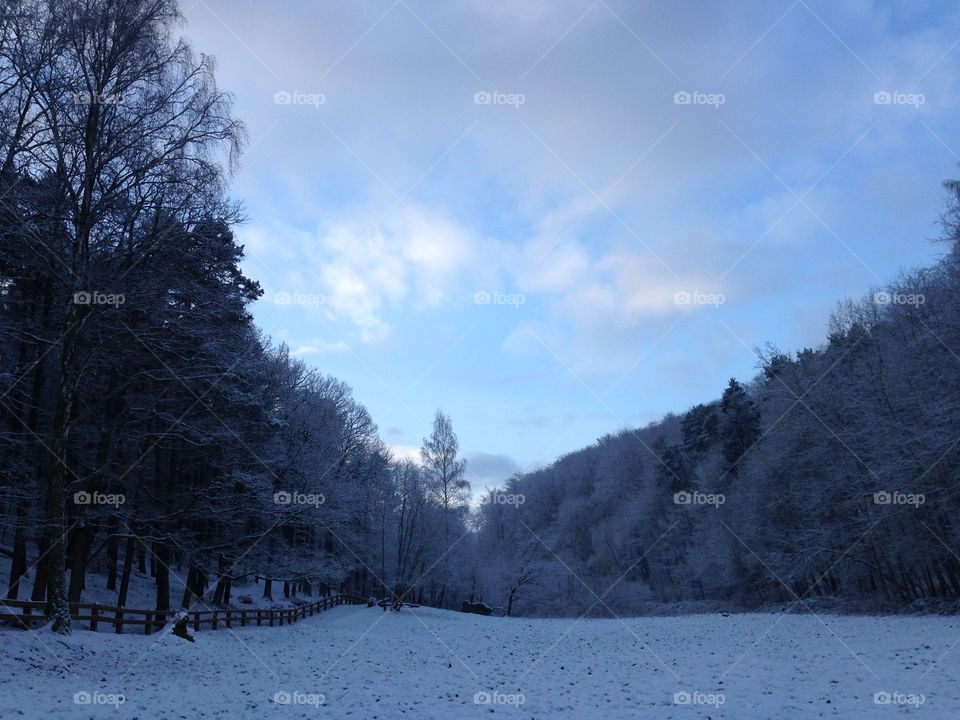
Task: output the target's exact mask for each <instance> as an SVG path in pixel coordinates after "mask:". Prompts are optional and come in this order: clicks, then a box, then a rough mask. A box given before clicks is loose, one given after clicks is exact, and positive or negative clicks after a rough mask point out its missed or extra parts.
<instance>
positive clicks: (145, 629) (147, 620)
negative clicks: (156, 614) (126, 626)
mask: <svg viewBox="0 0 960 720" xmlns="http://www.w3.org/2000/svg"><path fill="white" fill-rule="evenodd" d="M152 622H153V613H152V612H150V611H149V610H147V615H146V618H145V619H144V623H143V633H144V635H149V634H150V625H151V623H152Z"/></svg>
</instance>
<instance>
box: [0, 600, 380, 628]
mask: <svg viewBox="0 0 960 720" xmlns="http://www.w3.org/2000/svg"><path fill="white" fill-rule="evenodd" d="M362 604H365V601H364V600H362V599H360V598H359V597H356V596H355V595H345V594H340V595H331V596H329V597H325V598H323V599H321V600H317V601H316V602H312V603H304V604H303V605H298V606H297V607H292V608H282V609H273V610H264V609H253V608H251V609H234V608H229V609H228V608H224V609H220V610H137V609H135V608H120V607H113V606H112V605H101V604H99V603H70V617H71V618H73V619H74V620H76V621H78V622H81V623H88V627H89V628H90V630H94V631H96V630H98V629H100V628H101V627H104V628H106V627H112V628H113V630H114V632H116V633H117V634H120V633H122V632H123V628H124V627H125V626H129V627H136V628H143V632H144V634H146V635H149V634H151V633H153V632H156V631H157V630H161V629H163V627H164V626H165V625H166V624H167V623H168V622H170V621H171V620H172V619H173V618H174V617H175V616H176V615H179V614H180V613H181V612H185V613H186V614H187V615H188V617H189V623H190V625H191V626H192V627H193V629H194V630H196V631H199V630H200V628H201V627H203V626H207V627H209V628H210V629H211V630H217V629H218V628H220V627H227V628H231V627H234V626H239V627H245V626H247V625H257V626H260V625H268V626H270V627H273V626H274V625H290V624H292V623H295V622H297V621H298V620H303V619H304V618H306V617H312V616H313V615H316V614H317V613H321V612H323V611H324V610H329V609H330V608H332V607H336V606H337V605H362ZM17 609H19V610H20V612H13V611H14V610H17ZM130 616H132V617H130ZM0 621H6V622H12V623H13V624H15V625H17V626H19V627H22V628H24V629H30V628H31V627H33V625H42V624H43V623H45V622H46V621H47V617H46V603H45V602H43V601H40V600H0Z"/></svg>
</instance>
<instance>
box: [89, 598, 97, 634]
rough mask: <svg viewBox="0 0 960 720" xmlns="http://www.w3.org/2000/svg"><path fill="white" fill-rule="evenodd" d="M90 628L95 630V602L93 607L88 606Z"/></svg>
mask: <svg viewBox="0 0 960 720" xmlns="http://www.w3.org/2000/svg"><path fill="white" fill-rule="evenodd" d="M90 629H91V630H93V631H96V629H97V604H96V603H94V604H93V607H91V608H90Z"/></svg>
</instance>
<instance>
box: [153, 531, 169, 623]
mask: <svg viewBox="0 0 960 720" xmlns="http://www.w3.org/2000/svg"><path fill="white" fill-rule="evenodd" d="M153 555H154V557H155V558H156V561H157V563H156V567H157V610H169V609H170V568H169V567H168V563H169V560H170V548H169V547H167V544H166V543H162V542H156V541H155V542H154V543H153Z"/></svg>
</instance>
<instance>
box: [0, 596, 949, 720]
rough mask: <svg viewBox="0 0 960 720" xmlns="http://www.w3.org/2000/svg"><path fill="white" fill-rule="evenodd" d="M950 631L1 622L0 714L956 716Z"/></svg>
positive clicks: (752, 624)
mask: <svg viewBox="0 0 960 720" xmlns="http://www.w3.org/2000/svg"><path fill="white" fill-rule="evenodd" d="M958 640H960V621H957V620H956V619H953V618H941V617H907V618H896V617H877V618H874V617H839V616H823V617H822V618H819V619H818V618H816V617H814V616H812V615H810V614H793V615H774V614H752V615H732V616H729V617H724V616H721V615H697V616H689V617H670V618H635V619H628V620H624V621H622V622H621V621H618V620H584V621H581V622H576V621H574V620H520V619H509V618H488V617H479V616H475V615H464V614H460V613H454V612H445V611H438V610H431V609H427V608H422V609H418V610H409V609H405V610H404V611H403V612H402V613H400V614H399V615H398V614H395V613H392V612H391V613H383V612H382V611H381V610H379V609H368V608H366V607H341V608H336V609H334V610H331V611H329V612H327V613H324V614H322V615H320V616H318V617H315V618H312V619H308V620H305V621H302V622H300V623H298V624H296V625H292V626H286V627H282V628H280V627H277V628H260V629H255V628H244V629H237V630H235V631H232V632H231V631H227V630H217V631H206V632H202V633H199V634H197V637H196V642H195V643H193V644H190V643H187V642H186V641H183V640H180V639H177V638H175V637H172V636H169V635H162V636H161V635H157V636H151V637H145V636H142V635H122V636H116V635H111V634H109V633H90V632H87V631H77V632H75V633H74V635H73V636H72V637H70V638H68V639H67V640H65V641H64V640H63V639H61V638H58V637H56V636H54V635H52V634H50V633H49V632H47V631H39V632H37V633H27V632H23V631H13V630H3V631H0V647H2V652H3V656H4V663H3V668H4V669H3V672H2V677H0V717H3V718H4V719H5V720H6V718H47V717H53V718H142V719H152V718H163V719H164V720H168V719H173V718H185V719H187V718H189V719H194V718H222V719H224V720H227V719H230V720H234V719H238V718H250V719H251V720H252V719H254V718H256V719H260V718H273V717H276V718H320V717H327V718H363V719H366V718H404V717H407V718H418V719H419V718H427V719H429V718H481V717H486V718H489V717H508V718H510V717H516V718H588V719H589V718H603V719H604V720H614V719H616V718H707V717H709V718H750V719H759V718H777V719H778V720H782V719H786V718H820V717H836V718H841V717H842V718H884V717H895V716H896V717H905V716H915V717H925V718H955V717H960V686H958V684H957V682H956V677H957V674H958V670H960V648H958V649H955V650H952V646H953V644H954V643H955V642H957V641H958ZM854 654H855V655H856V657H855V656H854ZM938 659H939V661H938ZM54 678H55V680H54ZM878 692H880V693H883V692H886V693H890V694H891V695H890V699H891V702H890V703H889V704H879V705H878V704H876V703H875V700H874V696H875V694H876V693H878ZM75 693H87V694H88V696H89V697H90V698H93V699H94V700H95V702H94V703H93V704H76V703H75V702H74V696H75ZM96 693H100V694H96ZM478 693H479V695H478ZM684 693H686V694H684ZM896 693H900V694H899V695H897V694H896ZM121 694H122V695H123V699H124V702H123V704H121V705H119V706H117V707H114V705H111V704H105V703H110V702H116V701H119V699H120V698H119V696H120V695H121ZM921 695H922V698H921V697H920V696H921ZM86 697H87V696H82V695H81V696H80V699H81V700H84V699H86ZM880 699H881V701H882V700H884V699H887V696H880ZM921 699H922V701H923V702H922V705H919V704H917V703H919V702H920V700H921ZM285 701H289V702H285ZM685 701H689V702H685ZM321 702H323V705H320V703H321ZM910 703H914V704H910Z"/></svg>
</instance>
